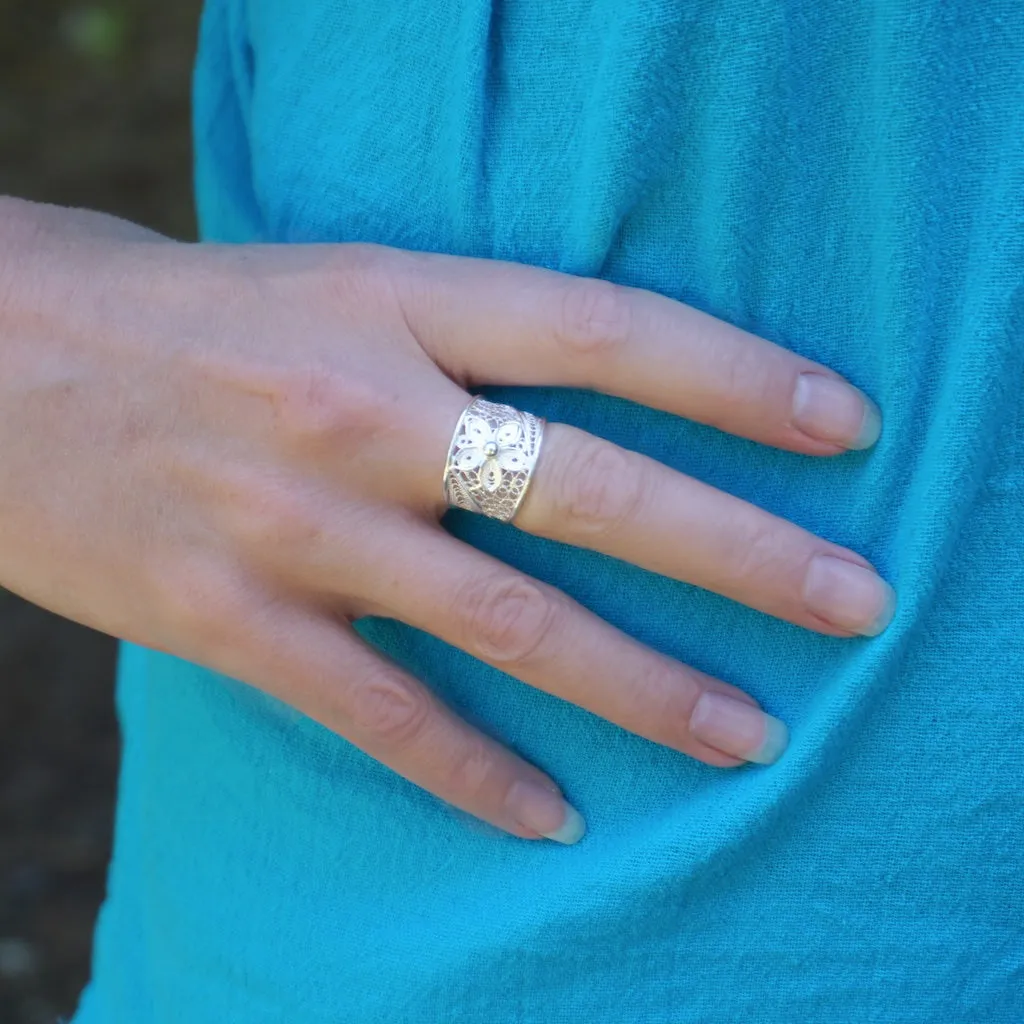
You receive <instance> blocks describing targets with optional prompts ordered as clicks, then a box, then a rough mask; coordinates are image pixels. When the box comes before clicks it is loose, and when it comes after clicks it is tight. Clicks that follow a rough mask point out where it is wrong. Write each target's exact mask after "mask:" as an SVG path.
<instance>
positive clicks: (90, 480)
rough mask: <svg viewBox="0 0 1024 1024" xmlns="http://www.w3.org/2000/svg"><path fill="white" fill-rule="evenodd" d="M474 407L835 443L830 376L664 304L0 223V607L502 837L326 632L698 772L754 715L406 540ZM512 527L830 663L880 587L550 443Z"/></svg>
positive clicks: (429, 742)
mask: <svg viewBox="0 0 1024 1024" xmlns="http://www.w3.org/2000/svg"><path fill="white" fill-rule="evenodd" d="M478 384H521V385H552V386H571V387H583V388H591V389H594V390H598V391H603V392H607V393H610V394H616V395H620V396H623V397H625V398H629V399H633V400H635V401H637V402H641V403H644V404H646V405H649V406H654V407H657V408H659V409H663V410H667V411H669V412H672V413H675V414H677V415H679V416H685V417H689V418H691V419H695V420H699V421H700V422H702V423H708V424H712V425H714V426H716V427H719V428H720V429H722V430H726V431H729V432H731V433H734V434H739V435H742V436H744V437H748V438H752V439H754V440H756V441H760V442H762V443H764V444H768V445H775V446H778V447H781V448H788V449H791V450H794V451H798V452H804V453H806V454H809V455H833V454H836V453H838V452H841V451H843V450H844V449H847V448H857V447H865V446H867V445H870V444H872V443H873V442H874V440H875V438H876V436H877V432H878V414H877V411H876V410H875V409H874V406H873V405H872V404H871V403H870V401H867V400H865V398H864V396H863V395H861V393H860V392H858V391H856V390H855V389H853V388H852V387H851V386H849V385H848V384H846V383H845V382H844V381H843V380H842V379H841V378H840V377H838V376H837V375H836V374H835V373H833V372H832V371H830V370H828V369H826V368H825V367H823V366H820V365H818V364H816V363H813V362H811V361H809V360H807V359H804V358H802V357H800V356H798V355H795V354H793V353H792V352H789V351H786V350H785V349H783V348H780V347H778V346H776V345H773V344H771V343H769V342H766V341H763V340H761V339H759V338H756V337H753V336H752V335H750V334H747V333H745V332H744V331H741V330H739V329H737V328H735V327H731V326H729V325H728V324H725V323H722V322H720V321H717V320H715V319H713V318H712V317H709V316H707V315H705V314H703V313H700V312H698V311H696V310H694V309H691V308H689V307H687V306H684V305H681V304H680V303H677V302H673V301H671V300H669V299H667V298H664V297H661V296H659V295H656V294H653V293H650V292H646V291H641V290H638V289H632V288H625V287H619V286H614V285H612V284H609V283H607V282H604V281H596V280H587V279H582V278H577V277H573V276H569V275H564V274H558V273H554V272H550V271H545V270H540V269H536V268H532V267H526V266H521V265H517V264H511V263H502V262H495V261H485V260H473V259H463V258H456V257H449V256H440V255H425V254H416V253H408V252H403V251H398V250H393V249H387V248H383V247H379V246H372V245H333V246H328V245H318V246H312V245H310V246H269V245H266V246H224V247H222V246H212V245H185V244H179V243H174V242H169V241H167V240H166V239H163V238H161V237H159V236H156V235H152V234H150V233H148V232H145V231H142V230H141V229H138V228H135V227H133V226H130V225H125V224H124V223H123V222H121V221H117V220H114V219H112V218H107V217H103V216H100V215H96V214H83V213H80V212H72V211H64V210H59V209H56V208H53V207H36V206H31V205H29V204H24V203H18V202H16V201H10V200H8V201H5V202H3V203H2V204H0V388H2V395H0V582H2V583H3V585H4V586H6V587H8V588H10V589H12V590H14V591H16V592H18V593H20V594H22V595H24V596H25V597H27V598H29V599H30V600H32V601H35V602H37V603H38V604H40V605H42V606H44V607H47V608H50V609H52V610H54V611H56V612H58V613H60V614H62V615H65V616H67V617H69V618H72V619H76V620H78V621H79V622H83V623H86V624H88V625H91V626H93V627H95V628H97V629H100V630H103V631H105V632H107V633H111V634H114V635H116V636H120V637H124V638H126V639H128V640H131V641H134V642H135V643H139V644H143V645H145V646H148V647H152V648H157V649H161V650H165V651H168V652H171V653H173V654H175V655H178V656H180V657H182V658H185V659H188V660H190V661H194V662H197V663H200V664H203V665H206V666H208V667H210V668H212V669H214V670H216V671H219V672H223V673H225V674H227V675H230V676H233V677H235V678H237V679H240V680H243V681H245V682H248V683H250V684H251V685H253V686H256V687H259V688H260V689H262V690H265V691H267V692H268V693H271V694H273V695H275V696H276V697H279V698H281V699H282V700H284V701H287V702H288V703H289V704H291V705H293V706H295V707H296V708H299V709H300V710H301V711H303V712H305V713H306V714H307V715H309V716H311V717H312V718H314V719H316V720H317V721H319V722H321V723H323V724H324V725H326V726H328V727H329V728H331V729H333V730H335V731H336V732H338V733H340V734H341V735H342V736H344V737H346V738H347V739H349V740H350V741H351V742H352V743H354V744H356V745H357V746H358V747H360V748H361V749H362V750H364V751H366V752H367V753H368V754H369V755H370V756H372V757H374V758H376V759H378V760H380V761H381V762H383V763H384V764H387V765H389V766H390V767H391V768H393V769H394V770H395V771H397V772H399V773H401V774H402V775H403V776H405V777H406V778H408V779H410V780H411V781H413V782H415V783H417V784H418V785H420V786H423V787H424V788H426V789H427V790H429V791H431V792H432V793H435V794H436V795H438V796H440V797H442V798H443V799H445V800H447V801H449V802H451V803H452V804H455V805H456V806H458V807H461V808H463V809H464V810H466V811H468V812H470V813H472V814H475V815H477V816H479V817H480V818H483V819H485V820H487V821H489V822H491V823H492V824H494V825H496V826H498V827H500V828H503V829H505V830H507V831H509V832H511V833H513V834H515V835H518V836H523V837H526V838H537V837H539V836H541V835H547V836H550V837H552V838H557V839H559V840H560V841H563V842H566V841H568V842H571V841H574V840H575V839H576V838H578V837H579V835H580V834H581V832H582V823H581V821H580V819H579V816H578V815H576V813H575V812H574V811H572V810H571V809H570V808H568V805H566V804H565V803H564V802H563V801H562V799H561V797H560V796H559V795H558V790H557V787H556V786H555V784H554V783H553V782H552V781H551V780H550V779H548V778H547V777H546V776H545V775H544V774H543V773H542V772H540V771H539V770H538V769H537V768H535V767H533V766H531V765H529V764H528V763H526V762H524V761H523V760H521V759H520V758H519V757H517V756H515V755H514V754H512V753H511V752H510V751H508V750H507V749H505V748H504V747H502V746H500V745H499V744H497V743H496V742H495V741H493V740H492V739H490V738H489V737H486V736H484V735H483V734H481V733H480V732H478V731H477V730H475V729H473V728H472V727H470V726H469V725H468V724H467V723H465V722H464V721H462V720H461V719H459V718H458V717H457V716H456V715H455V714H454V713H453V712H452V711H451V710H450V709H448V708H447V707H446V706H445V705H444V704H443V703H442V702H441V701H440V700H439V699H438V698H437V697H436V696H435V695H434V694H433V693H431V692H430V691H429V690H428V689H427V688H426V687H425V686H423V685H422V684H421V683H420V682H419V681H417V680H416V679H414V678H412V677H410V676H409V675H408V674H407V673H406V672H404V671H403V670H402V669H401V668H399V667H398V666H397V665H395V664H393V663H392V662H390V661H388V660H387V659H385V658H384V657H382V656H381V655H380V654H379V653H378V652H377V651H375V650H374V649H372V648H371V647H370V646H368V645H367V644H366V643H364V642H363V641H362V639H361V638H360V637H359V636H358V635H357V633H356V632H355V631H354V630H353V629H352V627H351V621H352V620H353V619H355V618H358V617H360V616H364V615H370V614H373V615H383V616H388V617H392V618H396V619H400V620H402V621H404V622H407V623H410V624H411V625H413V626H417V627H419V628H421V629H424V630H427V631H429V632H431V633H433V634H435V635H436V636H438V637H440V638H442V639H443V640H445V641H447V642H449V643H452V644H454V645H457V646H458V647H460V648H462V649H464V650H465V651H467V652H469V653H470V654H472V655H473V656H474V657H476V658H479V659H481V660H483V661H485V662H488V663H489V664H491V665H494V666H497V667H498V668H500V669H502V670H504V671H506V672H508V673H510V674H512V675H513V676H515V677H517V678H518V679H521V680H522V681H523V682H524V683H527V684H529V685H531V686H536V687H539V688H541V689H543V690H546V691H548V692H550V693H552V694H556V695H558V696H559V697H562V698H564V699H566V700H569V701H572V702H574V703H576V704H579V705H581V706H583V707H586V708H588V709H590V710H591V711H593V712H595V713H596V714H599V715H602V716H604V717H605V718H607V719H610V720H611V721H614V722H616V723H618V724H619V725H621V726H623V727H624V728H626V729H629V730H632V731H633V732H636V733H639V734H640V735H643V736H645V737H647V738H649V739H651V740H653V741H655V742H657V743H662V744H666V745H667V746H671V747H674V748H675V749H677V750H679V751H682V752H683V753H685V754H688V755H690V756H692V757H695V758H698V759H700V760H702V761H706V762H708V763H709V764H713V765H720V766H723V767H730V766H734V765H738V764H742V763H743V762H744V761H749V760H753V761H762V762H769V761H771V760H773V759H774V758H775V757H777V756H778V755H779V754H780V753H781V751H782V749H783V747H784V746H785V742H786V732H785V727H784V726H783V725H782V723H781V722H778V721H777V720H776V719H774V718H771V717H770V716H767V715H764V714H763V713H762V712H761V711H760V710H759V709H758V707H757V705H756V703H755V702H754V701H753V700H752V699H751V698H750V697H748V696H746V695H745V694H743V693H742V692H741V691H739V690H737V689H736V688H735V687H733V686H730V685H729V684H727V683H724V682H721V681H719V680H717V679H713V678H711V677H709V676H707V675H704V674H703V673H701V672H698V671H696V670H694V669H692V668H689V667H687V666H686V665H683V664H680V663H678V662H676V661H674V660H672V659H670V658H668V657H666V656H664V655H662V654H660V653H658V652H656V651H653V650H651V649H649V648H647V647H645V646H644V645H642V644H640V643H638V642H637V641H635V640H633V639H632V638H630V637H629V636H627V635H625V634H623V633H622V632H620V631H619V630H617V629H615V628H613V627H612V626H610V625H608V624H607V623H605V622H604V621H603V620H601V619H599V618H598V617H597V616H595V615H593V614H591V613H590V612H588V611H587V610H585V609H584V608H582V607H581V606H580V605H578V604H577V603H576V602H574V601H572V600H571V599H570V598H568V597H567V596H566V595H565V594H563V593H561V592H560V591H558V590H556V589H554V588H553V587H551V586H548V585H546V584H544V583H542V582H539V581H538V580H535V579H531V578H530V577H528V576H525V575H524V574H523V573H521V572H518V571H516V570H514V569H511V568H509V567H508V566H507V565H505V564H504V563H502V562H501V561H499V560H497V559H495V558H493V557H491V556H489V555H487V554H484V553H483V552H481V551H479V550H477V549H475V548H473V547H470V546H469V545H467V544H464V543H462V542H460V541H458V540H456V539H454V538H452V537H451V536H450V535H449V534H447V533H446V532H445V531H444V530H443V529H442V528H441V527H440V526H439V524H438V520H439V518H440V516H441V515H442V513H443V512H444V510H445V509H444V503H443V500H442V497H441V489H440V476H441V470H442V468H443V466H444V461H445V456H446V454H447V451H448V446H449V443H450V440H451V436H452V432H453V429H454V427H455V423H456V421H457V420H458V419H459V416H460V414H461V412H462V410H463V409H464V407H465V406H466V404H467V402H468V401H469V399H470V395H469V394H468V393H467V391H466V388H467V387H469V386H472V385H478ZM516 526H517V527H519V528H521V529H523V530H526V531H529V532H531V533H535V534H539V535H542V536H545V537H552V538H556V539H558V540H561V541H565V542H567V543H570V544H575V545H579V546H582V547H589V548H594V549H597V550H600V551H603V552H606V553H608V554H610V555H614V556H615V557H618V558H622V559H627V560H629V561H631V562H634V563H636V564H637V565H640V566H644V567H645V568H648V569H650V570H653V571H655V572H658V573H663V574H665V575H668V576H672V577H675V578H677V579H680V580H687V581H689V582H691V583H694V584H697V585H699V586H701V587H705V588H708V589H710V590H714V591H717V592H718V593H721V594H724V595H727V596H729V597H731V598H733V599H735V600H737V601H741V602H743V603H745V604H748V605H750V606H752V607H754V608H758V609H761V610H763V611H765V612H767V613H768V614H770V615H775V616H779V617H780V618H784V619H787V620H789V621H791V622H794V623H797V624H799V625H801V626H804V627H806V628H808V629H813V630H818V631H820V632H823V633H828V634H831V635H833V636H852V635H854V634H858V633H862V634H868V635H871V634H874V633H877V632H879V631H880V630H881V629H882V628H884V625H885V623H886V622H887V621H888V618H889V617H890V616H891V611H892V592H891V590H890V588H889V587H888V586H887V585H886V584H885V583H883V581H882V580H881V579H880V578H879V577H878V576H877V575H876V574H875V573H874V571H873V570H872V568H871V566H870V565H869V563H868V562H866V561H865V560H864V559H863V558H861V557H860V556H859V555H857V554H855V553H853V552H852V551H848V550H846V549H845V548H841V547H837V546H836V545H835V544H831V543H829V542H827V541H824V540H821V539H819V538H818V537H815V536H814V535H812V534H810V533H808V532H806V531H805V530H802V529H800V528H798V527H796V526H794V525H793V524H791V523H788V522H786V521H784V520H781V519H779V518H777V517H774V516H772V515H770V514H768V513H767V512H764V511H762V510H760V509H758V508H756V507H755V506H753V505H750V504H748V503H747V502H744V501H741V500H739V499H737V498H734V497H731V496H729V495H727V494H724V493H722V492H720V491H717V490H715V489H714V488H711V487H709V486H707V485H705V484H702V483H700V482H698V481H696V480H693V479H691V478H688V477H686V476H683V475H682V474H680V473H677V472H674V471H672V470H670V469H668V468H666V467H665V466H663V465H661V464H660V463H657V462H655V461H653V460H651V459H648V458H646V457H644V456H641V455H638V454H636V453H633V452H629V451H626V450H624V449H621V448H618V447H616V446H615V445H613V444H610V443H608V442H606V441H603V440H599V439H598V438H596V437H593V436H591V435H588V434H586V433H584V432H582V431H580V430H577V429H575V428H573V427H570V426H567V425H564V424H557V423H552V424H549V425H548V427H547V430H546V432H545V439H544V445H543V448H542V451H541V456H540V461H539V463H538V465H537V467H536V470H535V473H534V479H533V481H532V483H531V485H530V490H529V491H528V493H527V495H526V498H525V499H524V502H523V505H522V507H521V509H520V512H519V514H518V516H517V518H516Z"/></svg>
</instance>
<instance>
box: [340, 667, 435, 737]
mask: <svg viewBox="0 0 1024 1024" xmlns="http://www.w3.org/2000/svg"><path fill="white" fill-rule="evenodd" d="M430 710H431V708H430V700H429V698H428V697H427V696H426V694H425V693H424V692H422V691H421V690H419V689H418V688H416V687H414V686H410V685H409V684H408V682H407V681H406V680H405V679H403V678H402V676H401V675H400V674H399V673H398V672H397V671H395V670H392V669H390V668H388V667H381V668H380V669H378V670H377V671H376V672H375V673H374V674H373V675H372V676H371V677H369V678H367V679H363V680H361V681H360V682H359V683H358V684H357V685H356V686H354V687H353V689H352V692H351V693H350V694H349V695H348V700H347V701H346V709H345V711H346V717H347V718H348V720H349V723H350V724H351V726H352V728H353V730H354V731H355V732H356V733H357V734H359V735H361V736H368V737H371V738H373V739H374V740H377V741H383V742H385V743H389V744H394V745H398V746H405V745H407V744H410V743H412V742H414V741H415V740H416V739H417V738H418V737H419V736H421V735H422V734H423V732H424V730H425V729H426V726H427V722H428V721H429V719H430Z"/></svg>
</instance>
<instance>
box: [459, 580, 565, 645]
mask: <svg viewBox="0 0 1024 1024" xmlns="http://www.w3.org/2000/svg"><path fill="white" fill-rule="evenodd" d="M458 604H459V607H458V609H457V611H456V614H457V616H458V618H459V620H460V621H462V622H465V623H467V625H468V631H469V634H470V637H471V640H472V643H473V645H474V646H475V648H476V649H477V650H478V651H479V652H480V654H481V655H482V656H483V658H484V659H486V660H488V661H492V662H494V663H495V664H499V665H500V664H516V663H521V662H524V661H526V660H528V659H529V658H530V657H531V656H532V655H533V654H535V653H536V652H537V651H538V650H539V649H540V647H541V646H542V645H543V644H544V641H545V639H546V638H547V637H548V636H549V635H550V634H551V633H552V631H553V630H555V629H557V625H558V620H559V617H560V615H559V606H558V603H557V602H556V600H555V599H554V598H553V596H551V595H550V594H549V593H548V592H547V590H546V589H545V588H543V587H541V586H540V585H539V584H537V583H535V582H534V581H533V580H530V579H526V578H524V577H520V576H512V577H494V578H492V579H484V580H474V581H473V582H471V583H470V584H469V585H468V586H466V587H465V588H464V589H463V590H462V591H461V593H460V594H459V597H458Z"/></svg>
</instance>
